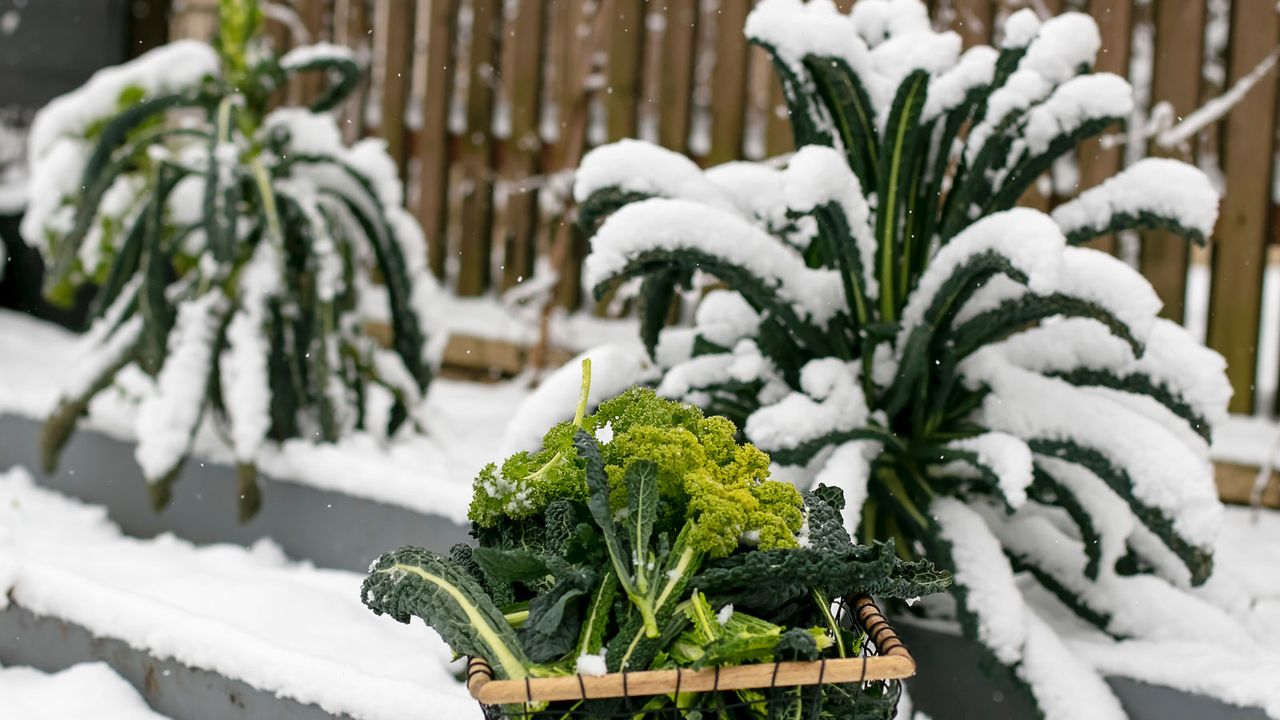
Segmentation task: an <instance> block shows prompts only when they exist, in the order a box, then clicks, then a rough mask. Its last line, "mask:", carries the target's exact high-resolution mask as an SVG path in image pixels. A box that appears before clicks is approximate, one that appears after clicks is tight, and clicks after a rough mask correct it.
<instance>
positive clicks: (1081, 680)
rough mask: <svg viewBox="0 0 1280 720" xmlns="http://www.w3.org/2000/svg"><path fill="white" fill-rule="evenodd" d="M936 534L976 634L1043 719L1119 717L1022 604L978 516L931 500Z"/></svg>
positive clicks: (1112, 700)
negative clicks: (947, 550) (1027, 690)
mask: <svg viewBox="0 0 1280 720" xmlns="http://www.w3.org/2000/svg"><path fill="white" fill-rule="evenodd" d="M930 509H931V511H932V513H933V516H934V519H935V520H936V521H937V523H938V527H939V529H940V532H941V536H942V539H943V540H944V541H946V542H947V543H948V544H949V545H950V546H951V557H952V560H953V561H954V567H953V572H954V574H955V583H956V585H957V587H958V588H960V589H962V590H963V591H964V593H965V595H966V597H967V602H966V605H967V606H968V607H969V609H970V610H971V611H972V612H974V613H975V616H976V617H975V620H976V622H977V625H978V636H979V637H980V638H981V640H982V643H983V644H984V645H986V646H987V647H988V648H989V649H990V650H991V651H992V653H993V654H995V656H996V657H997V658H998V659H999V660H1000V661H1001V662H1003V663H1005V664H1010V665H1014V666H1015V672H1016V673H1017V674H1018V676H1019V678H1021V679H1022V680H1023V681H1024V682H1026V683H1027V684H1028V685H1029V686H1030V687H1031V689H1032V692H1033V693H1034V694H1035V696H1036V699H1037V701H1038V705H1039V707H1040V710H1041V712H1043V713H1044V716H1045V718H1047V719H1048V720H1067V719H1069V718H1082V717H1087V718H1091V719H1095V718H1096V719H1108V718H1115V719H1116V720H1124V718H1126V717H1127V716H1126V715H1125V713H1124V710H1123V709H1122V708H1121V707H1120V701H1119V700H1117V699H1116V697H1115V695H1113V694H1112V692H1111V689H1110V688H1109V687H1107V684H1106V683H1105V682H1104V681H1103V679H1102V678H1101V677H1100V676H1098V675H1097V674H1096V673H1095V672H1093V671H1092V670H1091V669H1090V668H1089V667H1088V666H1087V665H1086V664H1085V663H1084V662H1083V661H1082V660H1081V659H1080V658H1079V657H1078V656H1076V655H1075V654H1073V653H1072V652H1071V651H1069V650H1068V649H1067V647H1066V646H1065V645H1064V644H1063V642H1062V640H1061V639H1060V638H1059V637H1058V635H1057V634H1056V633H1054V632H1053V631H1052V630H1051V629H1050V628H1049V627H1048V626H1047V625H1046V624H1045V623H1044V621H1043V620H1042V619H1041V618H1040V617H1039V616H1038V614H1037V613H1036V611H1035V610H1034V609H1032V608H1029V607H1027V605H1026V603H1025V602H1024V601H1023V599H1022V594H1021V593H1020V592H1019V590H1018V586H1017V583H1016V582H1015V580H1014V575H1013V570H1012V569H1011V568H1010V566H1009V561H1008V560H1007V559H1006V558H1005V556H1004V551H1003V549H1002V548H1001V545H1000V541H999V540H998V539H996V537H995V535H993V534H992V533H991V530H990V529H989V528H988V527H987V525H986V523H985V522H984V521H983V519H982V517H981V516H980V515H978V514H977V513H976V512H974V511H973V510H972V509H970V508H969V507H968V506H967V505H965V504H964V503H962V502H960V501H959V500H955V499H953V498H939V499H935V500H934V501H933V503H932V504H931V505H930Z"/></svg>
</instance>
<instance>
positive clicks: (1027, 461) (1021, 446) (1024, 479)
mask: <svg viewBox="0 0 1280 720" xmlns="http://www.w3.org/2000/svg"><path fill="white" fill-rule="evenodd" d="M947 447H948V448H953V449H955V450H964V451H967V452H971V453H973V454H974V455H975V456H976V457H977V461H978V462H979V463H981V464H982V465H983V466H984V467H987V468H989V469H990V470H991V472H992V473H993V474H994V475H995V476H996V478H997V481H998V482H999V490H1000V493H1001V495H1003V496H1004V499H1005V501H1006V502H1008V503H1009V506H1010V507H1015V508H1016V507H1018V506H1019V505H1022V503H1024V502H1026V500H1027V488H1028V487H1030V486H1031V480H1032V479H1033V473H1032V463H1031V449H1030V448H1028V447H1027V444H1026V443H1025V442H1023V441H1022V440H1020V439H1019V438H1016V437H1014V436H1013V435H1010V434H1008V433H1002V432H987V433H982V434H981V435H975V436H974V437H971V438H965V439H963V440H953V441H951V442H949V443H947Z"/></svg>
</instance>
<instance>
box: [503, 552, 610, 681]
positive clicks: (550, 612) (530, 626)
mask: <svg viewBox="0 0 1280 720" xmlns="http://www.w3.org/2000/svg"><path fill="white" fill-rule="evenodd" d="M547 564H548V565H550V571H551V572H552V573H553V574H554V575H555V583H554V584H553V585H552V586H551V588H550V589H549V590H546V591H545V592H542V593H540V594H538V595H537V596H536V597H534V598H533V600H531V601H530V602H529V619H528V620H526V621H525V623H524V625H522V626H521V627H520V631H519V636H520V641H521V642H522V643H523V644H524V648H525V651H526V652H528V653H529V657H530V659H532V660H533V661H534V662H537V663H547V662H551V661H553V660H556V659H557V658H560V657H562V656H564V655H565V654H566V653H568V652H569V651H570V650H571V649H573V647H574V645H575V644H576V643H577V641H578V635H579V631H580V629H581V627H582V618H583V615H584V614H585V609H584V606H585V604H586V603H587V602H588V601H589V600H590V597H591V591H592V588H593V587H594V586H595V584H596V580H597V573H596V571H595V570H592V569H591V568H584V567H576V566H573V565H570V564H568V563H566V562H564V561H563V560H560V559H559V558H550V559H549V560H548V563H547Z"/></svg>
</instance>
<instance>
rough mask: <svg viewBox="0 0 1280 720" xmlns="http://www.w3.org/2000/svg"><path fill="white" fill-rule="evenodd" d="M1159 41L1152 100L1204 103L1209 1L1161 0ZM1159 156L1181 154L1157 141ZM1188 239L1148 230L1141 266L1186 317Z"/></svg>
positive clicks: (1174, 312)
mask: <svg viewBox="0 0 1280 720" xmlns="http://www.w3.org/2000/svg"><path fill="white" fill-rule="evenodd" d="M1155 10H1156V17H1155V23H1156V39H1155V41H1156V45H1155V65H1154V68H1153V72H1154V76H1153V77H1152V82H1151V99H1152V103H1153V105H1154V103H1159V102H1167V103H1169V104H1170V106H1171V107H1172V108H1173V111H1174V115H1175V116H1176V117H1185V116H1186V115H1187V114H1188V113H1190V112H1191V111H1192V110H1194V109H1195V108H1196V107H1197V106H1198V105H1199V98H1200V73H1201V63H1202V62H1203V60H1202V58H1201V53H1202V51H1203V46H1204V3H1199V2H1161V3H1157V4H1156V8H1155ZM1150 150H1151V154H1152V155H1156V156H1166V157H1167V156H1170V155H1173V156H1175V157H1176V156H1178V155H1180V153H1177V152H1176V151H1174V152H1169V151H1164V150H1162V149H1161V148H1159V147H1158V146H1156V145H1155V144H1154V143H1152V146H1151V148H1150ZM1189 258H1190V253H1189V249H1188V247H1187V242H1186V240H1183V239H1182V238H1181V237H1178V236H1176V235H1174V234H1173V233H1168V232H1149V233H1144V234H1143V236H1142V250H1141V256H1140V260H1139V265H1138V267H1139V269H1141V270H1142V274H1143V275H1145V276H1146V278H1147V279H1148V280H1150V281H1151V285H1152V287H1154V288H1155V289H1156V293H1157V294H1159V295H1160V299H1161V300H1162V301H1163V302H1164V307H1163V308H1162V309H1161V311H1160V314H1161V315H1163V316H1164V317H1167V318H1169V319H1171V320H1174V321H1176V322H1182V317H1183V314H1184V313H1185V305H1186V293H1187V262H1188V260H1189Z"/></svg>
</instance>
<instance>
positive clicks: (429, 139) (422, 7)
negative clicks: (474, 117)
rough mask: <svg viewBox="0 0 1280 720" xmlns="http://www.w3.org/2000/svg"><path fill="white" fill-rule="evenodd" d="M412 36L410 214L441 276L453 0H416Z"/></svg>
mask: <svg viewBox="0 0 1280 720" xmlns="http://www.w3.org/2000/svg"><path fill="white" fill-rule="evenodd" d="M417 16H418V29H417V33H416V39H417V41H418V42H422V41H423V40H425V41H426V47H425V48H422V49H421V50H420V51H419V52H417V53H415V55H414V59H415V63H414V69H413V72H414V77H413V81H414V83H415V84H418V85H419V89H418V90H416V91H415V92H414V96H415V97H417V98H418V99H419V100H420V102H421V105H420V107H419V108H418V112H419V113H420V116H421V117H422V126H421V128H420V129H419V130H418V133H417V143H416V145H415V155H416V156H417V161H418V169H417V170H418V178H417V180H418V182H417V191H418V192H417V197H415V198H413V199H412V200H411V202H412V204H413V210H414V214H415V215H416V216H417V218H418V222H419V223H421V224H422V231H423V232H424V233H425V234H426V236H427V247H428V248H429V253H428V259H429V261H430V263H431V271H432V272H433V273H435V274H436V276H437V277H444V261H445V255H446V248H447V247H448V236H447V234H446V231H445V220H446V218H447V216H448V198H449V99H450V97H451V96H452V95H453V78H454V73H453V72H452V71H451V70H452V67H453V52H454V47H453V38H454V31H453V30H454V27H455V25H456V24H457V17H458V0H419V1H418V13H417Z"/></svg>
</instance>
